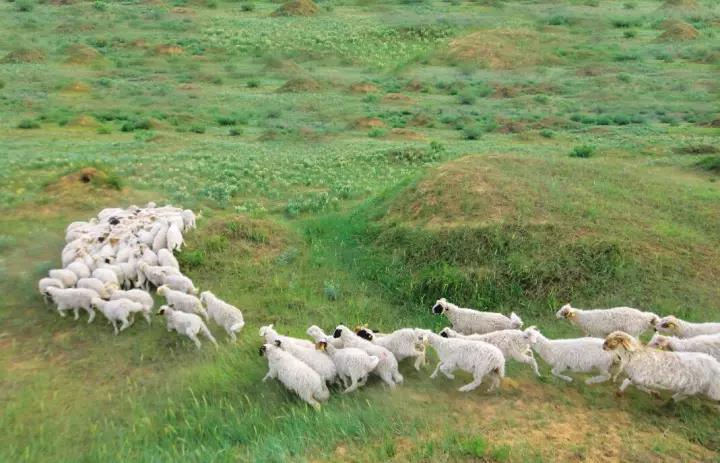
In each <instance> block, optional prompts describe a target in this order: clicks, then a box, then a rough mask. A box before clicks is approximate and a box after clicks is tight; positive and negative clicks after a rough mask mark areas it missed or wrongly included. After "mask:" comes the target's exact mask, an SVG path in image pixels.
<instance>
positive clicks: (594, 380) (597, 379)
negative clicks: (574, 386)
mask: <svg viewBox="0 0 720 463" xmlns="http://www.w3.org/2000/svg"><path fill="white" fill-rule="evenodd" d="M608 379H610V372H609V371H603V372H602V374H600V375H597V376H593V377H592V378H588V379H586V380H585V384H597V383H604V382H605V381H607V380H608Z"/></svg>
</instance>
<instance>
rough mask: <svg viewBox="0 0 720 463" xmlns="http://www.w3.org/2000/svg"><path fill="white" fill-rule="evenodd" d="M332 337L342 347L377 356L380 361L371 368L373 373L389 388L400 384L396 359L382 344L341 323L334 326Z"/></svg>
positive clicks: (401, 378) (400, 379) (400, 377)
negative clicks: (374, 342) (337, 340)
mask: <svg viewBox="0 0 720 463" xmlns="http://www.w3.org/2000/svg"><path fill="white" fill-rule="evenodd" d="M333 337H334V338H335V339H339V340H340V341H342V345H343V347H346V348H347V347H356V348H358V349H361V350H364V351H365V352H367V354H368V355H374V356H376V357H378V358H379V359H380V362H379V363H378V365H377V367H376V368H375V369H374V370H373V373H374V374H376V375H377V376H379V377H380V379H382V380H383V381H384V382H385V384H387V385H388V386H390V387H391V388H395V385H397V384H402V382H403V376H402V375H401V374H400V371H399V370H398V363H397V359H396V358H395V356H394V355H393V354H392V352H390V351H389V350H388V349H386V348H385V347H383V346H378V345H377V344H373V343H372V342H370V341H366V340H365V339H363V338H361V337H360V336H358V335H356V334H355V333H353V332H352V331H351V330H350V329H349V328H348V327H346V326H343V325H338V326H337V328H335V333H333Z"/></svg>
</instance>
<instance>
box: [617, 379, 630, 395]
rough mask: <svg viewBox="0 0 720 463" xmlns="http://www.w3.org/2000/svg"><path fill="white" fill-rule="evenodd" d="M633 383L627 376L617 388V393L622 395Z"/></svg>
mask: <svg viewBox="0 0 720 463" xmlns="http://www.w3.org/2000/svg"><path fill="white" fill-rule="evenodd" d="M631 384H632V380H631V379H630V378H625V379H624V380H623V382H622V384H621V385H620V387H619V388H618V390H617V395H622V394H623V393H624V392H625V389H627V388H628V386H630V385H631Z"/></svg>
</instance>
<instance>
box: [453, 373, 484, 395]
mask: <svg viewBox="0 0 720 463" xmlns="http://www.w3.org/2000/svg"><path fill="white" fill-rule="evenodd" d="M482 380H483V378H482V376H480V377H479V378H478V377H477V376H476V377H475V379H474V380H473V381H472V382H470V383H468V384H466V385H464V386H463V387H461V388H460V389H458V391H460V392H469V391H472V390H473V389H477V387H478V386H480V384H481V383H482Z"/></svg>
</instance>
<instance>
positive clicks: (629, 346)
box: [620, 337, 635, 351]
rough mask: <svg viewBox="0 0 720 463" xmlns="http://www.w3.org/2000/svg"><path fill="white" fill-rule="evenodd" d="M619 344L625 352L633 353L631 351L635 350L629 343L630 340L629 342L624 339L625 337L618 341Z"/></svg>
mask: <svg viewBox="0 0 720 463" xmlns="http://www.w3.org/2000/svg"><path fill="white" fill-rule="evenodd" d="M620 344H622V346H623V347H624V348H625V350H627V351H633V350H635V347H634V346H633V345H632V343H631V342H630V340H629V339H628V338H626V337H623V338H621V339H620Z"/></svg>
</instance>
